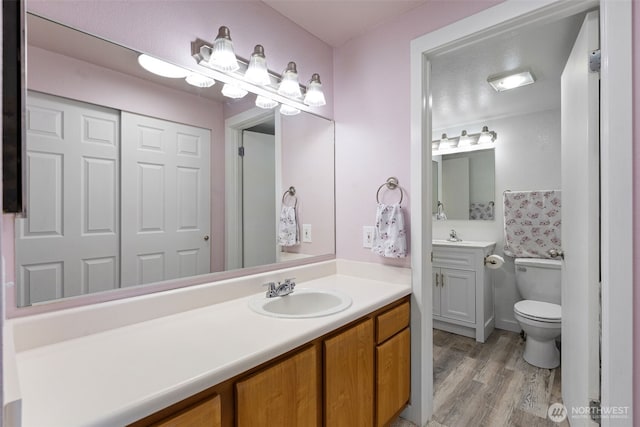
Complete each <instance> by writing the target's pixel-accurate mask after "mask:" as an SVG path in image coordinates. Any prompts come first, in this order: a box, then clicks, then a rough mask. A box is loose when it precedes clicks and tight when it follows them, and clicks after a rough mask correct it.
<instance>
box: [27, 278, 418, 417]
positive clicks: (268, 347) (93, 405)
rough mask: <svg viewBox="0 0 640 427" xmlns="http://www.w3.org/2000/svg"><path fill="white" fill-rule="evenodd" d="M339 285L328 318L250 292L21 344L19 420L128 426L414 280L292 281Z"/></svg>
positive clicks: (378, 303) (371, 306)
mask: <svg viewBox="0 0 640 427" xmlns="http://www.w3.org/2000/svg"><path fill="white" fill-rule="evenodd" d="M298 288H319V289H339V290H341V291H342V292H344V293H347V294H348V295H350V296H351V298H352V299H353V303H352V305H351V306H350V307H349V308H347V309H346V310H344V311H342V312H339V313H336V314H334V315H330V316H326V317H318V318H308V319H281V318H275V317H266V316H262V315H260V314H257V313H255V312H253V311H252V310H251V309H250V308H249V307H248V306H247V301H248V299H249V298H250V296H244V297H241V298H235V299H232V300H229V301H225V302H220V303H216V304H213V305H209V306H206V307H201V308H196V309H192V310H187V311H183V312H180V313H176V314H172V315H167V316H163V317H159V318H155V319H151V320H147V321H143V322H138V323H133V324H130V325H125V326H120V327H116V328H113V329H107V330H104V331H101V332H97V333H91V334H88V335H85V336H78V337H75V338H72V339H66V340H63V341H59V342H55V343H50V344H46V345H40V346H35V347H33V348H28V349H24V350H22V351H20V350H17V353H16V355H15V361H16V362H15V363H16V366H17V376H18V381H19V387H20V393H21V399H22V416H21V418H22V426H25V427H31V426H34V427H55V426H64V427H71V426H89V425H91V426H109V427H113V426H119V425H126V424H128V423H131V422H133V421H136V420H138V419H141V418H143V417H145V416H147V415H150V414H152V413H154V412H157V411H158V410H160V409H162V408H164V407H167V406H169V405H171V404H173V403H176V402H179V401H180V400H182V399H184V398H187V397H189V396H191V395H193V394H196V393H198V392H200V391H202V390H205V389H207V388H209V387H211V386H214V385H216V384H218V383H221V382H223V381H225V380H227V379H229V378H232V377H234V376H236V375H238V374H241V373H242V372H245V371H247V370H248V369H250V368H253V367H255V366H257V365H259V364H261V363H263V362H266V361H268V360H270V359H272V358H274V357H276V356H278V355H281V354H283V353H285V352H287V351H289V350H292V349H294V348H296V347H298V346H300V345H302V344H304V343H306V342H309V341H311V340H313V339H315V338H318V337H320V336H322V335H324V334H326V333H328V332H330V331H332V330H334V329H336V328H339V327H341V326H343V325H345V324H347V323H349V322H351V321H353V320H356V319H358V318H360V317H362V316H364V315H366V314H368V313H370V312H372V311H374V310H376V309H378V308H381V307H383V306H385V305H387V304H389V303H391V302H393V301H395V300H397V299H399V298H401V297H403V296H406V295H408V294H410V293H411V286H410V284H408V283H406V281H399V282H398V283H394V282H390V281H386V280H385V281H382V280H373V279H371V278H363V277H355V276H351V275H345V274H332V275H329V276H326V277H321V278H317V279H313V280H308V281H305V282H300V283H298Z"/></svg>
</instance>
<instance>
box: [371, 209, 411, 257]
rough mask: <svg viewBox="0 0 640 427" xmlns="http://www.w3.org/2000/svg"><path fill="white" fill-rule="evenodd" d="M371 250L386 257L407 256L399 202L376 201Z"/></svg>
mask: <svg viewBox="0 0 640 427" xmlns="http://www.w3.org/2000/svg"><path fill="white" fill-rule="evenodd" d="M371 251H372V252H373V253H376V254H378V255H381V256H383V257H387V258H404V257H406V256H407V234H406V232H405V230H404V216H403V213H402V208H401V207H400V205H399V204H397V203H396V204H394V205H385V204H383V203H378V209H377V211H376V226H375V228H374V230H373V247H372V248H371Z"/></svg>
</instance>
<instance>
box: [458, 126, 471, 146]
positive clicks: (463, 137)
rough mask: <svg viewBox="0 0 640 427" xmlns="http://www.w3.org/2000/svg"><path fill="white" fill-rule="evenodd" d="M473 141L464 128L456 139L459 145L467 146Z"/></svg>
mask: <svg viewBox="0 0 640 427" xmlns="http://www.w3.org/2000/svg"><path fill="white" fill-rule="evenodd" d="M472 143H473V138H471V137H470V136H469V135H468V134H467V131H466V130H463V131H462V133H461V134H460V139H459V140H458V146H459V147H467V146H469V145H471V144H472Z"/></svg>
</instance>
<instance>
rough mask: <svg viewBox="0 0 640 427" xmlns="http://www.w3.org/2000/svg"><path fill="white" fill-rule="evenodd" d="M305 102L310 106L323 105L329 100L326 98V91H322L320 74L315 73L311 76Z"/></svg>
mask: <svg viewBox="0 0 640 427" xmlns="http://www.w3.org/2000/svg"><path fill="white" fill-rule="evenodd" d="M304 103H305V104H307V105H308V106H310V107H322V106H323V105H326V103H327V101H326V100H325V99H324V92H322V82H320V74H318V73H314V74H313V75H312V76H311V80H310V81H309V85H308V86H307V93H305V95H304Z"/></svg>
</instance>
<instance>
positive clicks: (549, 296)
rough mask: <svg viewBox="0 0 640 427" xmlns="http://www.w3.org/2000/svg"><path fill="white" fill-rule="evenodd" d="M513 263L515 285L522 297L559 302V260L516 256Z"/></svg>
mask: <svg viewBox="0 0 640 427" xmlns="http://www.w3.org/2000/svg"><path fill="white" fill-rule="evenodd" d="M515 264H516V286H517V287H518V291H520V295H521V296H522V298H523V299H529V300H533V301H544V302H550V303H553V304H560V299H561V298H560V295H561V294H560V292H561V290H560V281H561V275H562V270H561V268H562V263H561V261H556V260H554V259H541V258H516V260H515Z"/></svg>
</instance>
